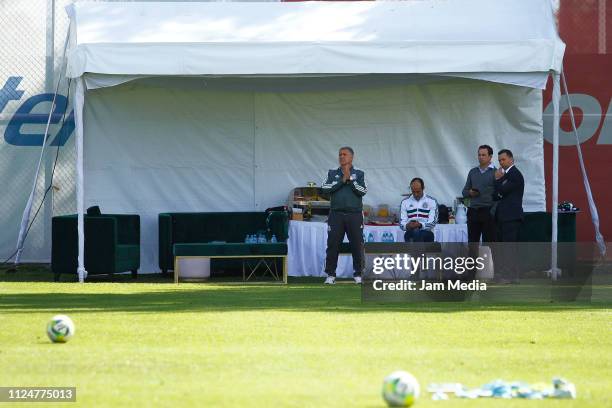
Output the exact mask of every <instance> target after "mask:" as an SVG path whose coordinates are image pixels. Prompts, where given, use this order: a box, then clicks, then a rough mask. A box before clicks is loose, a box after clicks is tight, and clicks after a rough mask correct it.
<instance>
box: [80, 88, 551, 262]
mask: <svg viewBox="0 0 612 408" xmlns="http://www.w3.org/2000/svg"><path fill="white" fill-rule="evenodd" d="M300 81H301V82H302V83H304V82H305V84H303V86H304V87H308V88H309V89H311V91H309V92H295V91H286V89H289V88H290V86H289V83H288V82H286V81H270V82H268V81H264V80H263V79H260V78H254V79H250V80H242V81H238V80H237V79H231V80H223V79H221V78H219V79H217V80H209V81H207V83H206V85H204V83H203V82H202V80H201V79H199V78H174V79H165V80H161V79H153V78H151V79H141V80H137V81H133V82H131V83H129V84H124V85H122V86H118V87H115V88H103V89H97V90H91V91H88V92H87V98H86V103H85V118H84V123H86V132H87V133H86V137H85V143H84V155H85V169H84V179H85V207H88V206H91V205H100V206H101V207H102V209H103V211H105V212H111V213H138V214H140V216H141V248H142V251H141V267H142V270H144V271H156V270H158V267H157V264H158V263H157V248H158V245H157V237H158V231H157V214H158V213H160V212H165V211H251V210H259V211H263V210H264V209H265V208H268V207H272V206H277V205H282V204H284V203H286V200H287V197H288V194H289V191H290V190H291V189H292V188H293V187H295V186H304V185H306V183H307V182H309V181H314V182H319V181H320V180H321V179H322V178H323V176H324V173H325V171H326V170H327V169H328V168H331V167H335V166H336V165H337V157H336V155H337V149H338V147H339V146H343V145H350V146H352V147H353V148H354V149H355V152H356V157H355V165H356V166H357V167H359V168H362V169H364V171H365V172H366V177H367V182H368V189H369V191H368V194H367V195H366V196H365V202H366V203H368V204H371V205H379V204H382V203H386V204H389V205H390V206H392V207H398V206H399V204H400V201H401V199H402V198H403V197H402V196H401V194H402V193H406V192H407V191H408V182H409V180H410V179H411V178H412V177H416V176H420V177H422V178H424V179H425V182H426V191H427V193H428V194H430V195H432V196H434V197H436V198H437V199H438V200H439V201H440V202H441V203H445V204H447V205H452V203H453V200H454V198H455V197H456V196H458V195H459V194H460V190H461V188H462V187H463V184H464V183H465V177H466V175H467V173H468V171H469V169H470V168H471V167H473V166H474V165H475V152H476V149H477V146H478V145H479V144H481V143H487V144H489V145H491V146H494V147H496V148H497V149H499V148H502V147H509V148H510V149H512V151H513V152H514V154H515V157H516V158H517V165H518V166H519V167H520V169H521V171H522V172H523V173H524V175H525V178H526V194H525V203H524V205H525V208H526V209H527V210H528V211H544V210H545V198H546V197H545V185H544V184H545V183H544V166H543V163H544V157H543V149H542V143H543V139H542V124H541V117H542V93H541V91H539V90H536V89H527V88H521V87H516V86H509V85H500V84H492V83H486V82H485V83H481V82H479V81H473V80H461V79H449V78H445V79H443V80H435V81H433V82H423V81H421V82H419V83H413V84H405V85H398V84H396V83H395V82H394V81H391V82H390V83H389V86H383V85H382V84H381V83H380V82H379V81H380V80H379V79H378V78H377V79H376V81H375V83H374V84H372V85H371V86H370V85H369V84H368V83H367V82H366V83H364V82H363V81H361V84H359V83H352V82H345V83H344V89H339V88H336V89H333V90H329V89H327V88H329V87H328V82H329V81H330V79H327V78H326V79H316V78H310V79H308V80H306V79H302V80H300ZM236 82H238V84H236ZM336 86H338V85H336ZM283 89H284V90H285V91H283ZM324 89H327V90H324ZM466 95H470V97H469V98H466ZM176 135H180V137H177V136H176ZM290 272H291V271H290Z"/></svg>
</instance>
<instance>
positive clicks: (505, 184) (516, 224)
mask: <svg viewBox="0 0 612 408" xmlns="http://www.w3.org/2000/svg"><path fill="white" fill-rule="evenodd" d="M497 158H498V160H499V165H500V167H501V168H499V169H497V171H496V172H495V193H494V195H493V199H494V200H496V201H499V202H498V203H497V209H496V211H495V221H496V223H497V240H498V241H500V242H508V243H509V244H500V245H501V248H500V250H501V254H502V256H501V259H500V261H501V262H500V266H501V267H502V270H505V271H504V272H505V273H507V278H509V282H508V283H518V269H517V268H516V264H517V262H518V260H517V259H515V258H516V247H515V245H516V244H515V243H516V242H517V241H518V237H519V230H520V227H521V223H522V222H523V191H524V190H525V179H524V178H523V174H522V173H521V172H520V171H519V169H517V168H516V166H515V165H514V157H513V156H512V152H511V151H510V150H508V149H503V150H500V151H499V153H498V156H497ZM504 272H502V281H503V283H506V282H505V281H507V279H506V278H505V277H504V276H503V275H504V274H505V273H504Z"/></svg>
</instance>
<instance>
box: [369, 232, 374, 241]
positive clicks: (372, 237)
mask: <svg viewBox="0 0 612 408" xmlns="http://www.w3.org/2000/svg"><path fill="white" fill-rule="evenodd" d="M368 242H374V234H372V233H371V232H370V233H369V234H368Z"/></svg>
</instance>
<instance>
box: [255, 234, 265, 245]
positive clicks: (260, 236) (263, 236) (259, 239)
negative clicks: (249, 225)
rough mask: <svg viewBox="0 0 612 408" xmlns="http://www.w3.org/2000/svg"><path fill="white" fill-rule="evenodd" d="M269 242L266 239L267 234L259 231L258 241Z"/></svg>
mask: <svg viewBox="0 0 612 408" xmlns="http://www.w3.org/2000/svg"><path fill="white" fill-rule="evenodd" d="M266 242H267V240H266V236H265V235H264V234H262V233H259V235H257V243H258V244H265V243H266Z"/></svg>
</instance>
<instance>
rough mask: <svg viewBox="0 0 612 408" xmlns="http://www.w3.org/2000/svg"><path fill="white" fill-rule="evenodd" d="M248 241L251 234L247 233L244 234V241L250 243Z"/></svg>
mask: <svg viewBox="0 0 612 408" xmlns="http://www.w3.org/2000/svg"><path fill="white" fill-rule="evenodd" d="M250 241H251V236H250V235H249V234H246V235H245V236H244V243H245V244H248V243H250Z"/></svg>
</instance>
